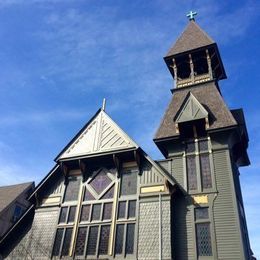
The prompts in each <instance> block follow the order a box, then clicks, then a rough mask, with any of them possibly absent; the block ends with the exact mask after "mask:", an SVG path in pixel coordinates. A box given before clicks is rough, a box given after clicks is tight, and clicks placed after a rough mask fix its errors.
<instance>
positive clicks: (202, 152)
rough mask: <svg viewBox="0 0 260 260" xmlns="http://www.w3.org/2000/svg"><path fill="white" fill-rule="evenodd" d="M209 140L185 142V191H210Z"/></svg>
mask: <svg viewBox="0 0 260 260" xmlns="http://www.w3.org/2000/svg"><path fill="white" fill-rule="evenodd" d="M210 153H211V152H210V140H209V138H200V139H193V140H189V141H186V148H185V156H186V173H187V189H188V190H189V191H191V192H196V191H199V192H201V191H205V190H208V189H212V187H213V182H212V170H211V166H210V160H211V159H210V158H211V155H210Z"/></svg>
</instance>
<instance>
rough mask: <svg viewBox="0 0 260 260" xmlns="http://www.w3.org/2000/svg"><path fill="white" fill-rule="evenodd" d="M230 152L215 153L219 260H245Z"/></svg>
mask: <svg viewBox="0 0 260 260" xmlns="http://www.w3.org/2000/svg"><path fill="white" fill-rule="evenodd" d="M229 160H230V159H229V154H228V151H227V150H225V151H216V152H214V153H213V161H214V170H215V176H216V185H217V190H218V196H217V198H216V199H215V202H214V206H213V214H214V216H213V217H214V220H215V232H216V242H217V253H218V259H244V258H243V257H242V252H241V244H240V233H239V228H238V226H237V216H236V215H237V213H236V211H235V208H234V206H235V205H234V204H233V188H232V183H231V180H232V172H231V167H230V161H229Z"/></svg>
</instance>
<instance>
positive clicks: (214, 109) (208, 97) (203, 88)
mask: <svg viewBox="0 0 260 260" xmlns="http://www.w3.org/2000/svg"><path fill="white" fill-rule="evenodd" d="M189 92H191V93H192V94H193V95H194V96H195V97H196V99H197V100H198V101H199V102H200V103H201V104H202V105H203V107H204V108H205V109H206V110H207V111H208V113H209V123H210V125H209V130H213V129H217V128H223V127H230V126H235V125H237V122H236V120H235V119H234V117H233V115H232V113H231V112H230V110H229V109H228V107H227V106H226V104H225V102H224V100H223V97H222V96H221V94H220V93H219V91H218V89H217V87H216V85H215V83H214V82H213V81H212V82H207V83H205V84H200V85H197V86H191V87H187V88H185V89H176V90H175V92H174V95H173V97H172V100H171V102H170V104H169V106H168V108H167V110H166V112H165V114H164V117H163V119H162V121H161V124H160V126H159V128H158V130H157V132H156V134H155V138H154V140H155V141H156V140H157V139H163V138H169V137H174V136H176V135H178V133H176V127H175V122H174V117H175V115H176V113H177V112H178V110H179V108H180V107H181V105H182V104H183V102H184V100H185V98H186V96H187V94H188V93H189Z"/></svg>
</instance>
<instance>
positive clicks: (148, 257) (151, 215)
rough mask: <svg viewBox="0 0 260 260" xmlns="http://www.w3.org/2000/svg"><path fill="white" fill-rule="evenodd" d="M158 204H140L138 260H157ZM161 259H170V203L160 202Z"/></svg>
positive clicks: (156, 202)
mask: <svg viewBox="0 0 260 260" xmlns="http://www.w3.org/2000/svg"><path fill="white" fill-rule="evenodd" d="M158 207H159V202H158V201H155V202H140V208H139V234H138V259H140V260H157V259H159V210H158ZM161 226H162V259H163V260H169V259H171V241H170V237H171V226H170V201H162V225H161Z"/></svg>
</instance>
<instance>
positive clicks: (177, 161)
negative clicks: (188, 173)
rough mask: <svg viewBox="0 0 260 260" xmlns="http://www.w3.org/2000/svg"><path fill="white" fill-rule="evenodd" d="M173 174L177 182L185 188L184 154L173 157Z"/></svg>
mask: <svg viewBox="0 0 260 260" xmlns="http://www.w3.org/2000/svg"><path fill="white" fill-rule="evenodd" d="M171 174H172V176H173V178H174V179H175V180H176V182H177V183H178V184H179V185H180V186H181V187H182V188H183V189H185V187H184V186H185V185H184V160H183V157H182V156H179V157H173V158H172V171H171Z"/></svg>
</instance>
